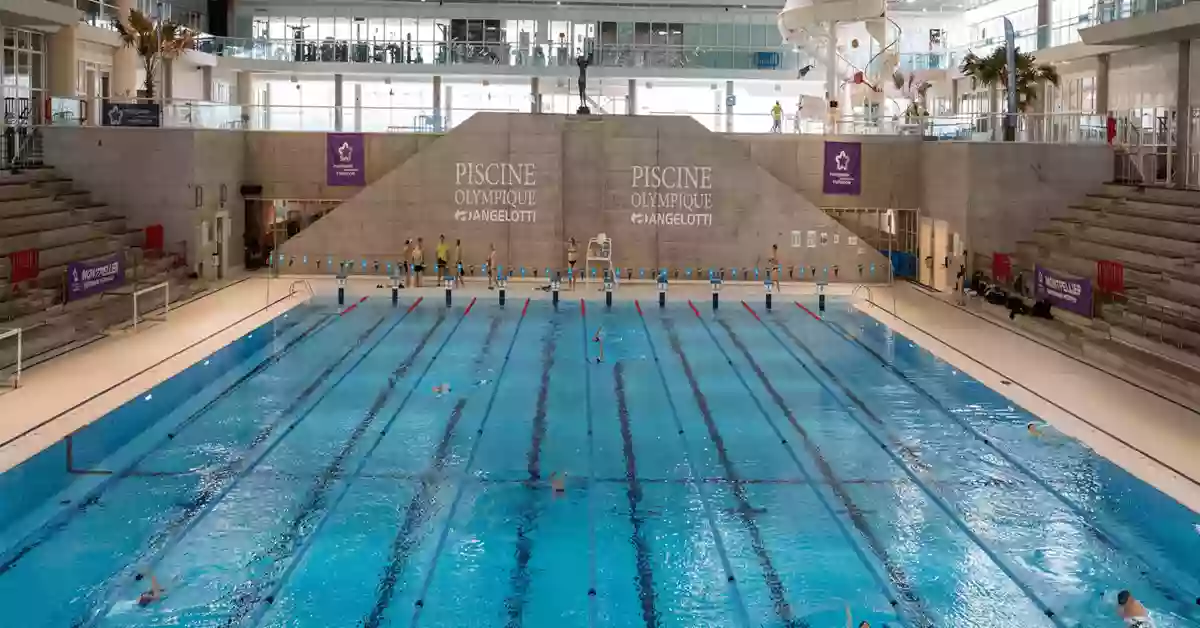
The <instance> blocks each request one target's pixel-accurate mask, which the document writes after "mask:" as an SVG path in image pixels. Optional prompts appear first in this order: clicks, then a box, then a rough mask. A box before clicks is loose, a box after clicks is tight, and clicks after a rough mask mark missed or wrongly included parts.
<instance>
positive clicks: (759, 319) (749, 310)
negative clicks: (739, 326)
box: [742, 301, 762, 322]
mask: <svg viewBox="0 0 1200 628" xmlns="http://www.w3.org/2000/svg"><path fill="white" fill-rule="evenodd" d="M742 307H744V308H746V311H747V312H750V313H751V314H753V315H754V320H756V321H759V322H761V321H762V319H761V318H759V317H758V312H755V311H754V308H752V307H750V304H749V303H746V302H745V301H742Z"/></svg>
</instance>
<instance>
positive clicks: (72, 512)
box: [0, 315, 332, 576]
mask: <svg viewBox="0 0 1200 628" xmlns="http://www.w3.org/2000/svg"><path fill="white" fill-rule="evenodd" d="M331 320H332V319H331V318H330V317H329V316H328V315H326V316H323V317H320V318H319V319H318V320H317V322H316V323H314V324H313V325H312V326H311V327H309V328H308V329H306V330H304V331H303V332H301V333H300V334H299V335H298V336H296V337H295V338H293V339H291V340H290V341H288V343H287V344H286V345H284V346H283V347H282V348H280V349H279V350H278V351H276V352H275V353H273V354H271V355H269V356H267V357H266V358H264V359H263V361H262V362H259V363H258V364H256V365H255V366H254V368H252V369H251V370H250V371H249V372H247V373H246V374H245V375H243V376H241V377H239V378H238V379H237V380H235V381H234V382H233V383H232V384H230V385H229V386H227V387H226V388H225V390H222V391H221V392H220V393H218V394H217V396H216V397H214V398H213V399H211V400H210V401H209V402H208V403H206V404H204V407H202V408H200V409H199V410H197V411H196V412H193V413H192V414H191V415H189V416H188V417H187V418H185V419H184V420H183V421H180V422H179V426H178V427H177V428H176V429H175V431H174V432H173V433H172V434H173V435H174V434H178V433H179V432H180V431H182V430H183V429H185V428H187V427H188V426H189V425H191V424H192V423H194V422H195V421H196V419H198V418H199V417H200V416H202V415H203V414H204V413H205V412H207V411H208V410H210V409H211V408H212V407H213V406H215V405H216V404H217V403H219V402H221V401H222V400H224V399H225V398H226V397H228V396H229V395H230V394H231V393H233V392H234V391H236V390H237V389H238V388H240V387H241V386H242V384H244V383H246V382H247V381H249V380H250V379H253V378H254V376H256V375H258V374H260V373H262V372H263V371H264V370H266V369H267V368H268V367H270V366H272V365H274V364H276V363H278V362H279V361H280V360H282V359H283V358H284V356H285V355H286V354H287V353H288V352H289V351H291V350H292V349H293V348H294V347H295V346H296V345H298V344H300V343H301V342H302V341H304V340H305V339H307V338H308V337H309V336H311V335H312V334H313V333H315V332H317V331H320V329H321V328H323V327H324V326H325V325H328V324H329V322H330V321H331ZM298 324H299V323H291V326H289V327H288V329H291V327H294V326H296V325H298ZM173 435H172V436H169V437H167V438H164V439H162V440H160V441H159V442H158V443H155V444H154V445H153V446H152V447H150V448H149V449H147V450H146V451H145V452H143V453H142V454H141V455H139V456H137V457H136V458H135V459H134V460H133V461H131V462H130V463H129V464H128V465H126V466H125V469H126V470H128V469H132V468H134V467H136V466H137V465H138V463H140V462H142V461H143V460H145V459H146V458H147V457H149V456H150V454H152V453H154V452H156V451H158V449H159V447H162V446H163V445H165V444H166V443H167V442H168V441H169V440H170V439H171V438H174V436H173ZM120 473H121V472H117V473H115V474H113V475H114V478H110V479H107V480H105V481H103V482H100V483H99V484H97V485H96V487H95V488H93V489H92V490H91V491H89V492H88V494H87V495H85V496H84V497H83V499H82V500H81V501H80V503H79V504H77V505H76V506H75V507H74V508H71V509H68V510H64V511H62V512H60V513H58V514H57V515H55V516H54V517H53V518H52V519H51V520H50V521H47V522H46V523H45V524H44V525H42V526H41V527H39V528H38V529H36V530H34V531H32V532H30V533H29V534H28V535H26V536H25V537H24V538H23V539H21V540H20V541H19V542H18V543H17V544H16V545H15V546H14V547H19V549H17V550H15V551H13V550H9V552H5V553H6V554H10V553H11V555H9V556H8V557H7V558H5V559H4V561H3V562H0V576H3V575H4V574H5V573H8V572H9V571H10V570H12V568H13V567H15V566H16V565H17V563H18V562H20V560H21V559H22V558H24V557H25V556H26V555H28V554H29V552H31V551H33V550H34V549H35V548H37V547H38V546H40V545H42V544H43V543H45V542H46V541H49V540H50V539H52V538H53V537H54V535H56V534H58V533H59V532H61V531H62V530H63V529H65V528H66V527H67V525H68V524H70V522H71V521H72V520H73V519H74V518H75V517H76V516H77V515H79V514H80V513H82V512H84V511H85V510H87V508H88V507H90V506H91V505H93V504H95V503H96V502H97V501H99V499H100V496H101V495H102V494H103V493H104V491H106V490H107V489H108V488H109V486H111V484H112V482H114V481H116V480H115V476H117V475H119V474H120ZM85 504H88V506H85Z"/></svg>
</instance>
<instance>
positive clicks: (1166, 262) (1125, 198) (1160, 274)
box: [1013, 184, 1200, 378]
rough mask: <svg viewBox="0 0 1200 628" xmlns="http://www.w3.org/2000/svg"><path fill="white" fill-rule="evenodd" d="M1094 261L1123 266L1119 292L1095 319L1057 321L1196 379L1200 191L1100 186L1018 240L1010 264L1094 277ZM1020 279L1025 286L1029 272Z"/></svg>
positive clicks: (1199, 348)
mask: <svg viewBox="0 0 1200 628" xmlns="http://www.w3.org/2000/svg"><path fill="white" fill-rule="evenodd" d="M1101 260H1114V261H1119V262H1121V263H1122V264H1123V265H1124V273H1125V294H1124V295H1119V296H1118V297H1116V299H1115V300H1116V302H1109V303H1104V304H1103V305H1102V306H1100V307H1099V308H1098V312H1097V313H1098V318H1096V319H1085V318H1081V317H1072V316H1061V317H1060V318H1061V319H1063V323H1065V324H1067V325H1070V326H1074V327H1077V328H1079V329H1080V333H1081V334H1084V335H1086V336H1087V337H1088V338H1090V342H1098V341H1099V340H1105V341H1109V342H1113V341H1119V342H1118V344H1121V343H1124V344H1123V346H1125V347H1126V348H1129V349H1130V350H1131V351H1135V348H1136V351H1135V353H1137V354H1142V355H1146V352H1151V353H1160V354H1161V356H1159V358H1153V357H1147V362H1148V363H1151V362H1154V361H1155V359H1158V362H1157V364H1158V366H1153V364H1151V366H1153V367H1154V368H1158V367H1161V366H1163V365H1172V366H1171V368H1176V369H1178V368H1188V367H1192V366H1194V367H1195V368H1196V370H1197V377H1198V378H1200V192H1194V191H1187V190H1170V189H1163V188H1143V187H1135V186H1125V185H1117V184H1107V185H1105V186H1104V188H1103V190H1101V191H1100V192H1098V193H1096V194H1090V195H1088V196H1087V197H1086V198H1085V199H1084V200H1083V202H1081V203H1078V204H1075V205H1072V206H1070V207H1068V208H1066V210H1065V211H1064V212H1063V213H1062V214H1061V215H1060V216H1058V217H1055V218H1052V219H1050V220H1049V221H1048V222H1047V223H1046V225H1045V227H1044V228H1042V229H1039V230H1037V231H1035V232H1034V233H1033V237H1032V238H1031V239H1030V240H1026V241H1022V242H1018V243H1017V247H1016V252H1015V257H1014V259H1013V265H1014V268H1015V269H1017V270H1025V271H1032V269H1033V267H1034V265H1035V264H1040V265H1042V266H1044V267H1047V268H1051V269H1054V270H1057V271H1060V272H1063V273H1068V274H1072V275H1077V276H1081V277H1088V278H1091V279H1092V280H1093V281H1095V278H1096V272H1097V270H1096V269H1097V262H1098V261H1101ZM1026 281H1027V285H1029V287H1030V289H1032V285H1031V282H1032V276H1029V277H1027V279H1026ZM1076 319H1078V320H1076ZM1043 331H1044V332H1046V331H1047V330H1043ZM1047 333H1049V335H1051V336H1053V335H1056V334H1060V331H1055V330H1049V331H1048V332H1047ZM1109 353H1111V351H1110V352H1109ZM1160 358H1161V359H1160ZM1181 364H1185V365H1187V366H1180V365H1181Z"/></svg>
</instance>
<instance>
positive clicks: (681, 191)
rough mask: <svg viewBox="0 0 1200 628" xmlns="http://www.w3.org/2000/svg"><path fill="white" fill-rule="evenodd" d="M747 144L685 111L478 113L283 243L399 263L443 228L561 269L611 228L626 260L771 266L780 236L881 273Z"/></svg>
mask: <svg viewBox="0 0 1200 628" xmlns="http://www.w3.org/2000/svg"><path fill="white" fill-rule="evenodd" d="M751 152H752V149H751V148H750V147H749V146H747V145H746V144H744V143H741V142H738V141H736V140H732V139H728V138H726V137H723V136H721V135H719V134H714V133H711V132H709V131H708V130H706V129H705V128H704V127H703V126H701V125H700V124H698V123H696V122H695V121H694V120H691V119H690V118H683V117H649V116H647V117H641V116H639V117H603V118H580V117H568V116H554V115H531V114H482V113H481V114H476V115H475V116H473V117H472V118H471V119H470V120H468V121H467V122H466V123H464V124H462V125H460V126H459V127H458V128H456V129H455V130H454V131H453V132H451V133H449V134H447V135H445V136H444V137H443V138H441V139H440V140H438V141H436V142H433V143H431V144H429V145H428V146H425V147H423V148H422V149H421V150H420V152H418V153H417V154H416V155H415V156H413V157H412V158H410V159H408V160H407V161H405V162H404V163H403V164H402V165H400V166H399V167H398V168H396V169H395V170H394V171H392V172H390V173H388V174H386V175H384V176H383V177H382V178H380V179H378V180H377V181H375V182H374V183H373V184H370V185H368V186H367V187H366V188H364V189H363V190H362V191H361V192H360V193H359V194H357V195H356V196H354V197H353V198H351V199H349V200H347V201H346V202H345V203H343V204H342V205H341V206H340V207H338V208H337V209H336V210H334V211H333V212H331V213H330V214H329V215H328V216H326V217H324V218H322V219H321V220H320V221H318V222H316V223H315V224H313V225H312V226H311V227H309V228H308V229H306V230H305V231H303V232H301V233H300V234H298V235H297V236H296V237H294V238H293V239H292V240H290V241H289V242H287V243H285V244H284V246H283V247H282V252H283V253H285V254H287V255H291V256H296V258H297V259H303V258H304V257H305V256H307V257H308V258H309V259H310V260H312V259H324V258H328V257H332V258H334V259H339V260H340V259H354V260H362V259H367V260H376V259H377V260H380V261H381V262H382V261H394V260H396V259H399V258H400V257H401V255H402V252H403V250H404V241H405V239H407V238H416V237H423V238H424V239H425V246H426V251H427V253H426V255H427V260H429V262H430V263H432V260H433V249H434V246H435V243H436V240H437V238H438V236H439V235H440V234H444V235H445V236H446V238H447V240H449V241H450V242H451V243H453V241H454V240H456V239H462V241H463V251H464V257H465V258H466V261H467V262H468V263H475V264H478V263H479V262H481V261H482V260H483V259H484V258H485V256H486V254H487V250H488V246H489V245H490V244H494V245H495V246H496V249H497V252H498V256H499V260H500V261H501V262H502V263H503V264H504V265H505V266H506V267H510V268H513V267H520V266H524V267H526V268H529V269H532V268H539V269H544V268H547V267H550V268H556V269H558V268H563V267H565V259H566V245H565V242H566V241H567V239H568V238H570V237H575V238H576V239H578V240H579V241H580V242H581V243H585V242H586V241H587V239H588V238H590V237H593V236H595V235H596V234H597V233H600V232H604V233H607V234H608V235H609V237H611V238H612V239H613V241H614V252H615V259H616V261H617V264H618V265H619V266H622V267H632V268H647V269H650V268H657V267H668V268H672V269H676V268H694V267H709V266H711V267H726V268H730V267H738V268H745V267H754V266H758V267H764V266H765V265H766V263H767V259H768V258H769V256H770V246H771V244H772V243H777V244H779V245H780V257H781V260H782V262H783V263H784V264H785V265H787V266H798V265H803V266H806V267H812V266H819V267H830V268H832V267H833V266H834V265H837V266H838V267H839V268H840V269H842V272H841V274H840V278H842V279H847V280H849V279H851V278H853V279H857V277H856V275H857V273H855V272H851V269H853V268H855V266H856V265H857V264H860V263H861V264H863V265H864V266H868V267H869V266H870V265H871V264H875V265H876V266H877V267H878V268H881V269H882V268H884V266H883V263H884V259H883V257H882V256H880V255H879V254H878V253H877V252H875V251H874V250H872V249H871V248H870V247H867V246H862V245H860V244H858V243H855V244H851V242H853V241H854V240H855V238H854V237H853V234H852V233H850V232H849V231H847V230H845V229H844V228H842V227H840V226H839V225H837V224H836V223H835V222H834V221H832V220H831V219H830V218H828V217H827V216H826V215H825V214H824V213H823V212H821V211H820V210H819V209H818V208H817V207H816V206H815V205H814V204H813V203H811V202H810V201H809V200H808V199H806V198H805V197H804V196H801V195H800V194H798V193H796V191H795V190H793V189H792V188H791V187H790V186H789V185H787V184H785V183H783V182H781V181H780V180H779V179H778V178H776V177H775V176H773V175H772V174H771V173H769V172H768V171H767V170H766V169H764V168H761V167H759V166H758V165H756V164H755V163H754V161H753V159H752V155H751ZM660 179H661V180H660ZM866 181H868V179H866V177H865V176H864V185H867V183H866ZM652 203H657V204H665V205H667V207H663V208H658V209H655V208H650V207H648V205H650V204H652ZM809 231H812V232H813V235H814V238H813V246H812V247H809V246H808V232H809ZM793 232H798V233H799V234H800V237H799V239H798V243H799V244H800V246H792V244H793ZM581 248H582V244H581ZM581 258H582V255H581ZM312 266H313V265H312V264H310V265H308V267H305V266H304V265H296V266H294V267H293V268H294V270H295V271H296V272H312V271H313V270H314V268H313V267H312Z"/></svg>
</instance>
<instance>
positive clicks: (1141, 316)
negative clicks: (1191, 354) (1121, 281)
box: [1101, 292, 1200, 350]
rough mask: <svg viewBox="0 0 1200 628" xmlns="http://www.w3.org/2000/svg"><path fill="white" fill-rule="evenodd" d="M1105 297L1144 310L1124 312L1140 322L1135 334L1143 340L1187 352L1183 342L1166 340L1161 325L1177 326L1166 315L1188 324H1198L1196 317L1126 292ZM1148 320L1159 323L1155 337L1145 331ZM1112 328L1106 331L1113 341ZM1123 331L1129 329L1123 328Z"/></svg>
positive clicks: (1109, 294) (1199, 321)
mask: <svg viewBox="0 0 1200 628" xmlns="http://www.w3.org/2000/svg"><path fill="white" fill-rule="evenodd" d="M1107 295H1108V297H1110V298H1111V299H1112V301H1113V302H1114V303H1119V302H1124V303H1125V304H1134V305H1137V306H1140V307H1142V308H1145V309H1144V310H1142V311H1141V312H1131V311H1128V310H1126V311H1127V313H1128V315H1129V316H1131V317H1136V318H1137V319H1138V320H1139V321H1140V324H1139V326H1138V328H1137V330H1136V332H1137V333H1138V334H1139V335H1141V336H1142V337H1143V338H1147V339H1150V340H1157V341H1158V343H1159V344H1162V345H1166V346H1170V347H1174V348H1176V349H1181V350H1187V346H1186V345H1185V344H1184V343H1183V342H1181V341H1179V340H1177V339H1171V338H1168V337H1166V336H1164V335H1163V325H1164V324H1168V325H1172V326H1174V327H1178V325H1175V324H1173V323H1171V321H1170V320H1169V319H1168V315H1169V316H1172V317H1176V318H1180V319H1183V320H1185V321H1188V322H1192V323H1196V324H1200V320H1197V319H1196V317H1194V316H1192V315H1190V314H1189V313H1188V312H1187V311H1186V310H1182V309H1179V308H1174V307H1169V306H1166V305H1161V304H1158V303H1151V302H1150V300H1149V299H1148V298H1145V297H1140V296H1137V295H1131V294H1129V293H1127V292H1110V293H1107ZM1146 310H1149V311H1150V312H1147V311H1146ZM1155 313H1156V314H1160V315H1161V317H1155V316H1153V315H1152V314H1155ZM1101 319H1103V317H1101ZM1149 319H1154V320H1157V321H1159V324H1158V326H1157V327H1158V330H1157V331H1158V333H1157V335H1156V334H1154V333H1153V330H1149V329H1147V326H1146V322H1147V320H1149ZM1112 327H1113V326H1112V325H1109V327H1108V330H1107V333H1108V338H1109V340H1112V339H1113V338H1112ZM1123 329H1130V328H1128V327H1123Z"/></svg>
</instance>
